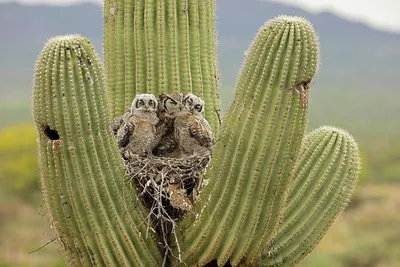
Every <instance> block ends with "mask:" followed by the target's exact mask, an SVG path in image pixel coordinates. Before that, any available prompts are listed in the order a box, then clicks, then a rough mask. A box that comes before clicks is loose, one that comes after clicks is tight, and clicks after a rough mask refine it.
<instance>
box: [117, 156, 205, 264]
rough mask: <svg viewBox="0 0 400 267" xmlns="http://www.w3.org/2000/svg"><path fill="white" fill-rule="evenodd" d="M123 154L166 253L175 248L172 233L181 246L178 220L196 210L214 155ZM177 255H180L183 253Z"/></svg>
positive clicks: (129, 175) (129, 172)
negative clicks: (178, 156)
mask: <svg viewBox="0 0 400 267" xmlns="http://www.w3.org/2000/svg"><path fill="white" fill-rule="evenodd" d="M122 157H123V158H124V161H125V169H126V172H127V175H128V179H129V181H130V182H132V184H133V185H134V186H135V187H136V189H137V192H138V194H139V198H140V199H141V201H142V203H143V204H144V206H145V207H147V208H148V210H149V212H150V214H149V215H150V218H151V219H152V221H153V225H155V226H156V230H157V232H158V233H159V234H160V236H161V238H162V239H163V243H164V246H165V247H164V250H165V253H166V254H167V253H168V252H171V251H172V249H171V248H170V247H169V245H168V244H169V242H168V237H169V236H170V235H171V234H172V235H174V236H175V239H176V244H177V245H178V246H179V244H178V240H177V237H176V232H175V228H176V226H177V221H178V220H179V219H181V218H182V217H183V216H184V215H185V214H187V213H188V212H194V208H193V204H194V203H196V202H197V201H199V199H200V196H199V194H200V192H201V190H202V189H203V187H204V186H205V183H204V182H203V175H204V172H205V170H206V168H207V166H208V163H209V162H210V160H211V155H210V153H207V154H205V155H192V156H189V157H185V158H169V157H156V156H153V155H145V156H143V155H138V154H133V153H129V152H125V153H124V154H123V155H122ZM148 226H149V224H148ZM177 257H179V259H180V255H179V256H177Z"/></svg>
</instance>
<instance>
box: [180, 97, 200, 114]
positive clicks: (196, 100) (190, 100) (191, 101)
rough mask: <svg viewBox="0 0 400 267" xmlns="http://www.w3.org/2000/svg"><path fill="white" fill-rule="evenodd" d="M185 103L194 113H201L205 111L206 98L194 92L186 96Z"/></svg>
mask: <svg viewBox="0 0 400 267" xmlns="http://www.w3.org/2000/svg"><path fill="white" fill-rule="evenodd" d="M183 105H184V106H185V108H186V109H187V110H188V111H189V112H190V113H193V114H201V113H202V112H203V111H204V100H203V99H201V98H200V97H198V96H195V95H194V94H192V93H190V94H187V95H186V96H185V98H184V99H183Z"/></svg>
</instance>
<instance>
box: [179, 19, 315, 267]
mask: <svg viewBox="0 0 400 267" xmlns="http://www.w3.org/2000/svg"><path fill="white" fill-rule="evenodd" d="M318 56H319V54H318V40H317V37H316V34H315V32H314V29H313V27H312V25H311V24H310V23H309V22H308V21H306V20H305V19H302V18H298V17H287V16H280V17H277V18H275V19H273V20H270V21H269V22H267V23H266V24H265V25H264V26H263V27H262V28H261V29H260V31H259V33H258V35H257V37H256V39H255V41H254V42H253V44H252V45H251V48H250V50H249V53H248V55H247V60H246V62H245V64H244V66H243V68H242V72H241V76H240V78H239V81H238V85H237V87H236V92H235V98H234V103H233V104H232V105H231V106H230V107H229V109H228V112H227V115H226V117H225V118H224V122H223V124H222V127H221V132H220V135H219V139H220V141H219V142H218V143H217V144H216V147H215V152H214V154H213V158H212V162H211V167H210V168H209V169H208V170H207V178H208V179H209V180H210V184H209V185H208V186H207V187H206V189H205V190H204V192H203V193H202V195H201V201H200V203H199V204H198V205H197V206H196V211H197V212H198V216H193V215H191V216H188V217H187V218H185V219H184V220H183V221H182V223H181V225H180V226H181V230H182V237H181V238H182V239H181V249H182V251H183V257H182V259H183V262H184V263H185V264H187V265H192V264H198V265H199V266H203V265H205V264H207V263H208V262H210V261H212V260H214V259H217V263H218V265H219V266H222V265H224V264H225V263H226V262H228V260H230V263H231V264H232V265H233V266H236V265H238V264H244V265H248V264H250V263H251V262H254V261H255V259H256V257H257V256H258V255H259V253H261V251H260V250H261V249H262V248H264V247H265V246H266V245H267V243H268V240H269V239H270V238H271V237H272V236H274V235H275V234H276V231H277V228H278V225H279V223H280V220H281V217H282V214H283V209H284V204H285V195H286V194H285V192H286V191H287V188H288V186H289V182H290V177H291V172H292V169H293V167H294V162H295V160H296V158H297V155H298V152H299V150H300V146H301V142H302V138H303V133H304V128H305V124H306V111H307V108H306V107H307V105H306V102H305V101H307V99H306V98H305V96H304V95H303V93H307V92H303V93H301V92H300V91H301V90H296V89H297V88H301V87H302V86H303V85H304V87H305V88H307V89H308V85H309V84H310V82H311V79H312V78H313V76H314V74H315V72H316V70H317V66H318Z"/></svg>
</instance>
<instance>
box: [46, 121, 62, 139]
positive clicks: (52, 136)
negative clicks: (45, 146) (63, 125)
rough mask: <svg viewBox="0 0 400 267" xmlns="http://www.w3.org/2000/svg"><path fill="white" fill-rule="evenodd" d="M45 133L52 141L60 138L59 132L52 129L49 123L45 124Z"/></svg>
mask: <svg viewBox="0 0 400 267" xmlns="http://www.w3.org/2000/svg"><path fill="white" fill-rule="evenodd" d="M43 133H44V134H45V135H46V136H47V138H49V139H50V140H52V141H54V140H59V139H60V135H59V134H58V132H57V131H56V130H52V129H51V128H50V126H48V125H45V126H43Z"/></svg>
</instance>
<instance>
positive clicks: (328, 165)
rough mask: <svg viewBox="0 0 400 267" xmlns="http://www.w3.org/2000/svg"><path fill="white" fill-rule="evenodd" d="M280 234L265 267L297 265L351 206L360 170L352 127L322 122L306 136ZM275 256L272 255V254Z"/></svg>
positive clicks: (270, 247)
mask: <svg viewBox="0 0 400 267" xmlns="http://www.w3.org/2000/svg"><path fill="white" fill-rule="evenodd" d="M301 154H302V155H301V157H300V158H299V160H298V161H297V162H296V166H295V180H294V183H293V186H292V187H291V189H290V193H289V196H290V197H289V202H288V206H287V210H286V211H285V214H284V220H283V223H282V225H281V226H280V229H279V231H278V235H277V236H276V237H275V238H274V240H273V244H274V245H272V246H269V247H268V248H267V249H266V251H265V254H266V255H264V257H263V259H262V260H261V265H262V266H293V265H295V264H297V263H298V262H300V261H301V260H302V259H303V258H304V257H305V256H306V255H307V254H308V253H309V252H311V251H312V250H313V249H314V248H315V246H316V245H317V244H318V242H319V241H320V240H321V239H322V237H323V236H324V235H325V233H326V231H327V230H328V228H329V226H330V225H331V224H332V223H333V221H334V220H335V218H336V217H337V216H338V215H339V214H340V212H341V211H342V210H343V209H344V208H345V207H346V206H347V204H348V202H349V200H350V197H351V195H352V193H353V191H354V189H355V185H356V182H357V177H358V173H359V169H360V162H359V155H358V148H357V144H356V143H355V141H354V139H353V137H352V136H350V135H349V134H348V133H347V132H345V131H343V130H341V129H338V128H335V127H329V126H324V127H321V128H319V129H317V130H315V131H313V132H311V133H310V134H308V135H307V136H306V138H305V141H304V144H303V146H302V152H301ZM268 254H269V255H270V256H267V255H268Z"/></svg>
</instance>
